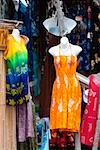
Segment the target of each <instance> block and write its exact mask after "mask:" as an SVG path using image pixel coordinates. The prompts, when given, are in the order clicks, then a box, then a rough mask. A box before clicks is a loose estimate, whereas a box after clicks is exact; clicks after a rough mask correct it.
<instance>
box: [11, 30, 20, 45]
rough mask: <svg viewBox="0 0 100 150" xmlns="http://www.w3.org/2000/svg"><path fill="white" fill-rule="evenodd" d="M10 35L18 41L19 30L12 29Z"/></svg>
mask: <svg viewBox="0 0 100 150" xmlns="http://www.w3.org/2000/svg"><path fill="white" fill-rule="evenodd" d="M12 36H13V37H14V38H15V39H16V40H17V41H18V42H20V32H19V30H18V29H13V31H12Z"/></svg>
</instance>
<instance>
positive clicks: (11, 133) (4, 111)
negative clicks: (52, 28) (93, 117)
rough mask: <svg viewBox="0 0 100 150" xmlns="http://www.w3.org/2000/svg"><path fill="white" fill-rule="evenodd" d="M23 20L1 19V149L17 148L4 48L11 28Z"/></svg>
mask: <svg viewBox="0 0 100 150" xmlns="http://www.w3.org/2000/svg"><path fill="white" fill-rule="evenodd" d="M21 23H22V22H18V21H10V20H0V150H17V146H16V110H15V107H12V106H7V105H6V72H5V61H4V50H5V49H6V43H7V35H8V33H9V30H12V29H13V28H15V27H18V26H19V25H20V24H21Z"/></svg>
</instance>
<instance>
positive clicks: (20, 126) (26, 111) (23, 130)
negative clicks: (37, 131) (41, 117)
mask: <svg viewBox="0 0 100 150" xmlns="http://www.w3.org/2000/svg"><path fill="white" fill-rule="evenodd" d="M17 130H18V142H24V141H26V138H28V137H31V138H33V137H34V129H33V114H32V103H31V100H29V102H28V103H24V104H23V105H21V106H17Z"/></svg>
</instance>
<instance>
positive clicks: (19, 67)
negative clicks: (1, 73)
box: [4, 35, 29, 106]
mask: <svg viewBox="0 0 100 150" xmlns="http://www.w3.org/2000/svg"><path fill="white" fill-rule="evenodd" d="M20 39H21V40H20V42H18V41H17V40H16V39H15V38H14V37H13V36H12V35H9V36H8V40H7V49H6V50H5V53H4V59H5V60H6V102H7V104H8V105H12V106H14V105H21V104H23V103H25V102H27V101H28V100H29V96H28V53H27V49H26V46H25V41H24V39H23V38H22V37H21V38H20Z"/></svg>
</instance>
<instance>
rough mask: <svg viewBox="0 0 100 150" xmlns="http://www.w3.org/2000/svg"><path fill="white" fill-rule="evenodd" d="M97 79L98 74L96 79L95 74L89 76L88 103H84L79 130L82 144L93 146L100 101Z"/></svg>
mask: <svg viewBox="0 0 100 150" xmlns="http://www.w3.org/2000/svg"><path fill="white" fill-rule="evenodd" d="M99 79H100V76H99V78H97V79H96V75H91V76H90V83H89V94H88V103H87V105H86V108H85V111H84V114H83V118H82V124H81V130H80V135H81V142H82V144H85V145H88V146H90V147H92V146H93V141H94V135H95V132H96V131H95V129H96V122H97V120H98V119H99V118H98V105H99V101H100V81H99ZM98 82H99V83H98ZM98 132H99V131H98ZM99 134H100V132H99ZM96 144H97V143H96ZM98 146H100V139H98Z"/></svg>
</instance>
